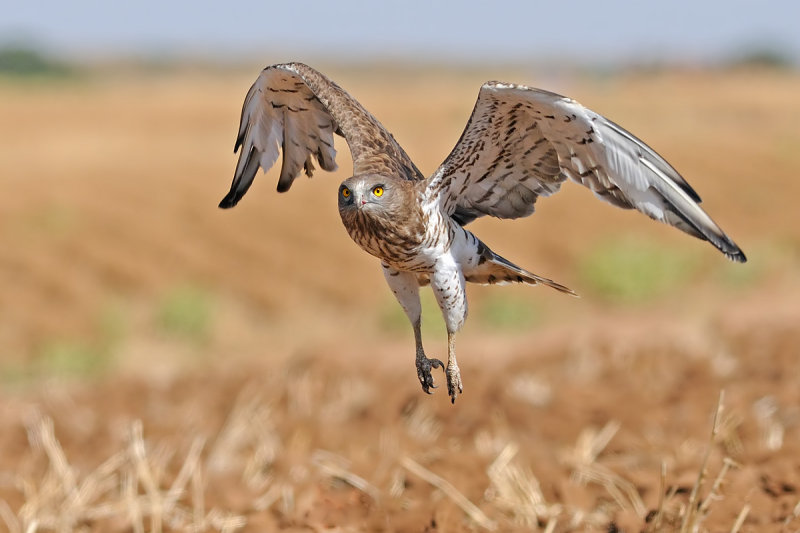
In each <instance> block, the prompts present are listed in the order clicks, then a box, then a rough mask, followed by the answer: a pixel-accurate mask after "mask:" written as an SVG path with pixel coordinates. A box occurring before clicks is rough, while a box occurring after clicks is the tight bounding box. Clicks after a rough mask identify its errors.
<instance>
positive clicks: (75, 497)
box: [0, 65, 800, 533]
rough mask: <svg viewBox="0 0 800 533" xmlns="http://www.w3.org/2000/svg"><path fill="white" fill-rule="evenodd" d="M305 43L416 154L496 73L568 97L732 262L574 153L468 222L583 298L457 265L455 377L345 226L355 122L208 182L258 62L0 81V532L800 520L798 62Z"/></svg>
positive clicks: (440, 141)
mask: <svg viewBox="0 0 800 533" xmlns="http://www.w3.org/2000/svg"><path fill="white" fill-rule="evenodd" d="M319 67H320V68H321V69H322V70H323V71H324V72H326V73H328V74H329V75H330V76H331V77H332V78H333V79H334V80H335V81H337V82H338V83H339V84H340V85H342V86H343V87H344V88H345V89H347V90H349V91H350V92H351V94H353V95H354V96H355V97H357V98H358V99H359V100H360V101H361V102H362V103H363V104H364V106H365V107H366V108H367V109H369V110H370V111H371V112H372V113H373V114H374V115H376V116H377V117H378V118H379V119H380V120H381V121H382V122H383V124H384V125H386V126H387V128H388V129H389V130H390V131H392V132H393V134H394V136H395V138H396V139H397V140H398V141H399V142H400V143H401V144H402V145H403V146H404V147H405V148H406V150H407V151H408V153H409V154H410V155H411V156H412V157H413V158H414V159H415V161H417V164H418V166H419V167H420V169H421V170H423V172H425V173H430V172H432V171H433V170H434V169H435V168H436V166H437V165H438V164H439V163H440V162H441V160H442V159H444V157H445V156H446V154H447V153H448V152H449V150H450V149H451V148H452V146H453V144H454V143H455V142H456V140H457V139H458V137H459V135H460V133H461V130H462V128H463V127H464V124H465V123H466V120H467V118H468V116H469V113H470V112H471V109H472V106H473V104H474V99H475V96H476V95H477V91H478V88H479V86H480V84H481V83H482V82H483V81H485V80H487V79H501V80H505V81H515V82H519V83H526V84H529V85H535V86H540V87H544V88H548V89H550V90H554V91H557V92H561V93H565V94H568V95H570V96H572V97H574V98H576V99H577V100H579V101H581V102H582V103H583V104H585V105H587V106H588V107H591V108H593V109H594V110H596V111H598V112H601V113H603V114H605V115H607V116H608V117H609V118H611V119H613V120H614V121H616V122H618V123H620V124H621V125H623V126H624V127H626V128H627V129H629V130H631V131H633V132H634V133H636V134H637V135H638V136H640V137H641V138H642V139H644V140H645V141H646V142H647V143H649V144H650V145H651V146H653V147H654V148H655V149H656V150H657V151H659V153H661V154H662V155H664V156H665V157H666V158H667V159H668V160H669V161H670V162H672V163H673V164H674V165H675V167H676V168H678V169H679V170H680V171H681V172H682V174H683V175H684V176H685V177H686V178H687V180H688V181H689V182H690V183H691V184H692V185H693V186H694V187H695V189H697V191H698V192H699V193H700V195H701V196H702V197H703V198H704V200H705V201H704V204H703V205H704V206H705V207H706V209H707V210H708V212H709V213H710V214H711V215H712V217H713V218H714V219H715V220H716V221H717V222H719V224H720V225H721V226H722V227H723V228H724V229H725V230H726V232H727V233H728V234H729V235H731V236H732V237H733V238H734V240H736V241H737V243H738V244H739V245H740V246H741V247H742V248H743V249H744V251H745V252H746V253H747V255H748V258H749V259H750V260H749V262H748V263H746V264H745V265H734V264H730V263H728V262H727V261H726V260H725V259H724V257H723V256H722V255H721V254H718V253H717V252H716V251H715V250H714V249H713V248H712V247H711V246H709V245H707V244H706V243H701V242H700V241H698V240H696V239H692V238H691V237H688V236H686V235H683V234H681V233H680V232H677V231H675V230H674V229H672V228H667V227H664V226H661V225H659V224H656V223H654V222H652V221H650V220H648V219H647V218H646V217H643V216H641V215H639V214H638V213H630V212H625V211H621V210H617V209H614V208H612V207H610V206H608V205H606V204H604V203H602V202H599V201H597V200H596V199H594V198H593V197H592V195H591V194H590V193H589V192H588V191H586V190H584V189H582V188H581V187H579V186H577V185H574V184H566V185H565V186H564V190H563V191H562V192H561V193H559V194H558V195H556V196H554V197H552V198H547V199H543V200H540V202H539V203H538V204H537V213H536V214H535V215H534V216H533V217H531V218H527V219H522V220H518V221H513V222H510V221H497V220H480V221H477V222H476V223H475V224H473V225H472V226H471V229H472V230H473V231H474V232H475V233H476V234H478V235H479V236H480V237H481V238H482V239H483V240H484V241H485V242H487V244H489V245H490V246H491V247H492V248H493V249H494V250H496V251H497V252H498V253H500V254H502V255H504V256H505V257H507V258H509V259H510V260H512V261H514V262H517V263H518V264H520V265H522V266H524V267H526V268H528V269H529V270H531V271H533V272H536V273H538V274H541V275H544V276H547V277H550V278H553V279H555V280H557V281H559V282H561V283H564V284H566V285H568V286H570V287H571V288H573V289H574V290H576V291H577V292H578V293H579V294H580V295H581V298H579V299H575V298H569V297H566V296H564V295H561V294H558V293H555V292H554V291H549V292H548V291H546V290H545V289H541V288H538V287H537V288H529V287H528V288H526V287H471V288H470V293H469V297H470V305H471V315H470V318H469V320H468V321H467V325H466V327H465V329H464V331H463V333H462V334H461V335H460V336H459V341H458V345H459V362H460V365H461V369H462V377H463V379H464V394H463V396H461V397H459V399H458V400H457V402H456V404H455V405H451V404H450V402H449V400H448V398H447V395H446V392H445V391H443V390H442V389H441V388H440V389H439V390H437V391H436V392H435V394H433V395H431V396H427V395H424V394H423V393H422V391H421V390H420V387H419V383H418V382H417V379H416V374H415V369H414V365H413V359H414V351H413V339H412V335H411V329H410V327H409V326H408V324H407V322H406V319H405V316H404V315H403V314H402V311H401V310H400V309H399V307H398V306H397V304H396V303H395V302H394V301H393V298H392V295H391V293H390V292H389V291H388V290H387V288H386V287H385V283H384V281H383V279H382V274H381V272H380V268H379V267H378V264H377V262H376V260H374V259H373V258H371V257H370V256H368V255H366V254H364V253H363V252H361V251H360V250H359V249H358V248H357V246H356V245H355V244H353V243H352V242H351V241H350V240H349V238H348V236H347V234H346V233H345V231H344V230H343V228H342V227H341V223H340V221H339V217H338V214H337V212H336V200H335V194H336V190H337V187H338V184H339V182H340V181H341V180H342V179H344V178H346V177H347V176H348V175H349V173H350V169H351V167H350V160H349V154H348V151H347V148H346V145H345V143H344V142H341V140H339V139H337V142H338V145H337V148H338V150H339V156H338V162H339V165H340V170H339V171H338V172H337V173H335V174H333V175H331V174H326V173H324V172H318V173H317V174H316V175H315V177H314V178H313V179H312V180H307V179H299V180H298V181H297V182H296V183H295V185H294V186H293V188H292V190H291V191H290V192H288V193H287V194H285V195H279V194H278V193H276V192H275V190H274V189H275V184H276V181H277V172H275V171H274V170H273V172H271V173H269V174H268V175H266V176H265V175H260V176H259V177H258V178H257V180H256V183H255V184H254V186H253V187H252V188H251V190H250V192H249V193H248V195H247V197H245V198H244V200H243V201H242V202H241V203H240V205H239V206H237V207H236V208H235V209H233V210H230V211H221V210H219V209H217V207H216V205H217V203H218V202H219V200H220V199H221V198H222V196H223V195H224V193H225V192H226V191H227V189H228V186H229V183H230V178H231V176H232V170H233V166H234V163H235V156H233V155H232V154H231V152H230V150H231V148H232V146H233V141H234V136H235V131H236V127H237V125H238V116H239V110H240V105H241V101H242V98H243V97H244V94H245V92H246V90H247V88H248V87H249V84H250V83H251V82H252V80H253V79H254V78H255V76H256V74H257V71H258V69H257V68H255V69H253V70H252V71H247V72H246V73H243V72H241V71H238V70H226V71H223V70H220V71H215V72H206V71H198V70H191V69H181V70H178V71H175V72H148V73H141V72H138V71H125V70H118V69H117V70H109V71H106V70H100V71H98V72H95V73H92V74H91V75H89V76H88V77H86V78H82V79H71V80H66V81H57V80H54V81H52V82H46V83H45V82H20V81H0V187H1V190H2V191H3V192H2V194H0V429H1V431H0V530H3V529H4V528H5V529H7V530H8V531H10V532H12V533H17V532H20V533H22V532H25V533H27V532H34V531H98V532H99V531H103V532H107V531H135V532H139V531H273V530H279V529H280V530H287V531H466V530H481V529H490V530H497V531H516V530H519V531H523V530H531V529H537V528H539V529H541V530H545V531H583V530H595V531H628V532H634V531H643V530H645V531H752V532H763V531H798V530H800V387H798V376H800V302H799V301H798V300H799V298H798V297H800V210H798V208H797V200H798V198H800V180H799V179H798V175H800V130H798V128H797V124H798V123H800V99H798V98H797V95H798V94H800V77H798V76H797V75H796V74H792V73H780V72H770V71H728V72H701V71H680V72H661V73H656V72H648V73H631V74H619V75H603V76H588V75H580V74H561V75H558V76H554V75H543V74H541V73H538V72H537V71H533V70H524V69H516V70H512V69H500V68H497V69H493V70H492V69H486V70H480V71H478V70H476V71H469V72H463V71H448V70H447V69H443V70H441V71H438V70H434V69H431V68H427V69H423V70H422V71H418V70H416V69H413V68H410V67H402V66H398V67H396V68H394V67H390V66H383V67H380V68H375V69H372V70H370V69H356V68H342V67H336V66H329V67H325V66H324V65H320V66H319ZM429 296H430V295H426V298H427V299H426V300H425V311H424V313H425V314H426V321H425V323H424V326H423V327H424V329H425V332H426V333H425V343H426V347H427V350H428V352H429V354H430V355H432V356H436V355H439V356H441V355H442V354H443V353H444V350H445V338H444V331H443V327H442V325H441V320H440V317H439V315H438V311H437V310H436V308H435V304H434V303H433V301H432V298H430V297H429ZM435 377H436V379H437V381H438V382H439V383H443V378H444V376H443V375H442V374H435Z"/></svg>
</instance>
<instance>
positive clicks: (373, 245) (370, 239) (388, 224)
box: [340, 209, 429, 272]
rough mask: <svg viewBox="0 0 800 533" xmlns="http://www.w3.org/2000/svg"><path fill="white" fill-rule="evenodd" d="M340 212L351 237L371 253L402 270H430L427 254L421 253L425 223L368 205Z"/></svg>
mask: <svg viewBox="0 0 800 533" xmlns="http://www.w3.org/2000/svg"><path fill="white" fill-rule="evenodd" d="M340 215H341V217H342V223H343V224H344V227H345V229H346V230H347V233H348V234H349V235H350V238H351V239H353V241H355V243H356V244H358V245H359V246H360V247H361V248H362V249H363V250H364V251H365V252H367V253H368V254H371V255H374V256H375V257H378V258H380V259H382V260H383V261H385V262H387V263H389V264H390V265H392V266H393V267H395V268H398V269H401V270H408V271H412V272H426V271H429V268H427V265H426V263H427V260H426V258H425V257H424V255H425V254H421V253H420V252H421V250H420V248H421V246H422V244H423V240H424V237H425V231H424V225H423V224H420V223H416V222H415V221H413V220H408V217H403V216H394V217H392V216H384V215H380V214H374V213H370V212H369V211H367V210H364V209H354V210H341V211H340Z"/></svg>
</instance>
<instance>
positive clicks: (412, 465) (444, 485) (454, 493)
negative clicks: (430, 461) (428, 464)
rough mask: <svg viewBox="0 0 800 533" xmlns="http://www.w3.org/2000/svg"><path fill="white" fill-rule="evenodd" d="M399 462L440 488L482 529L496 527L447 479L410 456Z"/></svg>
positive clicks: (492, 521)
mask: <svg viewBox="0 0 800 533" xmlns="http://www.w3.org/2000/svg"><path fill="white" fill-rule="evenodd" d="M400 463H401V464H402V465H403V467H404V468H406V469H407V470H408V471H409V472H411V473H412V474H414V475H416V476H419V477H421V478H422V479H424V480H425V481H427V482H428V483H430V484H431V485H433V486H434V487H436V488H437V489H439V490H441V491H442V492H443V493H444V494H445V495H446V496H447V497H448V498H450V499H451V500H452V501H453V503H455V504H456V505H458V506H459V507H460V508H461V510H463V511H464V512H465V513H466V514H467V516H469V517H470V518H471V519H472V521H473V522H475V523H476V524H478V525H479V526H481V527H482V528H484V529H488V530H490V531H494V530H495V529H497V524H496V523H495V522H494V520H491V519H490V518H489V517H488V516H486V515H485V514H484V513H483V511H481V510H480V509H479V508H478V506H477V505H475V504H474V503H472V502H471V501H469V499H467V497H466V496H464V495H463V494H461V492H459V490H458V489H456V488H455V487H454V486H453V485H452V484H451V483H450V482H449V481H447V480H445V479H442V478H440V477H439V476H437V475H436V474H434V473H433V472H431V471H430V470H428V469H427V468H425V467H423V466H422V465H420V464H419V463H417V462H416V461H414V460H413V459H411V458H410V457H408V456H406V457H403V458H402V459H401V460H400Z"/></svg>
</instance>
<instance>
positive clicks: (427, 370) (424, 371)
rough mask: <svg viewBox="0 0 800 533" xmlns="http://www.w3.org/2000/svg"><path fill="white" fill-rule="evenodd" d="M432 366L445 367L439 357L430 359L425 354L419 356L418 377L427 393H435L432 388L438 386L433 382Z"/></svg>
mask: <svg viewBox="0 0 800 533" xmlns="http://www.w3.org/2000/svg"><path fill="white" fill-rule="evenodd" d="M431 368H441V369H444V363H442V362H441V361H440V360H439V359H428V358H427V357H425V355H424V354H423V355H421V356H419V357H417V378H418V379H419V382H420V384H421V385H422V390H423V391H424V392H425V393H426V394H433V391H432V390H431V389H435V388H437V387H436V385H435V384H434V382H433V376H432V375H431Z"/></svg>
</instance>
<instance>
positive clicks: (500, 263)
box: [464, 242, 577, 296]
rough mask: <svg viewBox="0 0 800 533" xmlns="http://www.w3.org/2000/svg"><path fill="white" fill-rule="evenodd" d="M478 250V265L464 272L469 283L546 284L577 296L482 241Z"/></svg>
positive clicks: (567, 288) (563, 286)
mask: <svg viewBox="0 0 800 533" xmlns="http://www.w3.org/2000/svg"><path fill="white" fill-rule="evenodd" d="M478 252H479V254H480V260H479V262H478V265H477V266H476V267H475V268H473V269H472V270H471V271H469V272H465V273H464V277H465V279H466V280H467V281H469V282H470V283H480V284H481V285H505V284H507V283H527V284H528V285H546V286H548V287H550V288H552V289H555V290H557V291H560V292H564V293H567V294H571V295H572V296H577V294H576V293H575V291H573V290H572V289H570V288H569V287H566V286H565V285H562V284H560V283H557V282H555V281H553V280H551V279H548V278H544V277H542V276H537V275H536V274H533V273H531V272H528V271H527V270H525V269H524V268H520V267H518V266H517V265H515V264H514V263H512V262H511V261H509V260H508V259H506V258H504V257H501V256H499V255H497V254H496V253H494V252H493V251H491V250H490V249H489V248H488V247H487V246H486V245H485V244H483V243H482V242H481V243H479V249H478Z"/></svg>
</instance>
